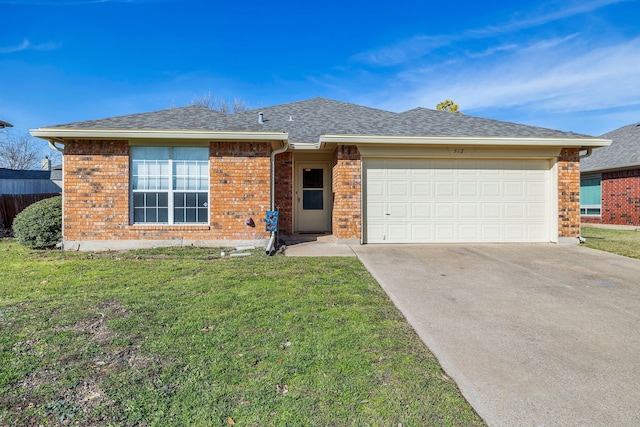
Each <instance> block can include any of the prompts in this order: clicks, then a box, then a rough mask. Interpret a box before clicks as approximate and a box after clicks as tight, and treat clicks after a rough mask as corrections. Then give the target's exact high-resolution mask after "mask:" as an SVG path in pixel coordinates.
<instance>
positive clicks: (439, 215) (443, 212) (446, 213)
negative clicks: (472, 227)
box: [434, 203, 455, 220]
mask: <svg viewBox="0 0 640 427" xmlns="http://www.w3.org/2000/svg"><path fill="white" fill-rule="evenodd" d="M434 207H435V219H443V220H450V219H451V218H454V212H455V207H454V204H453V203H435V204H434Z"/></svg>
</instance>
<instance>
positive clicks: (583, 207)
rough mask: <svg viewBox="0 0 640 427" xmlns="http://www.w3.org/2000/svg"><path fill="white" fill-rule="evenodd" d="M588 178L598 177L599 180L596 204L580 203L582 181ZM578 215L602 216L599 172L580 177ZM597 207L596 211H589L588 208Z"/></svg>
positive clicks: (600, 176) (593, 208) (600, 177)
mask: <svg viewBox="0 0 640 427" xmlns="http://www.w3.org/2000/svg"><path fill="white" fill-rule="evenodd" d="M588 179H598V180H599V181H600V203H598V204H588V205H587V204H583V203H582V181H586V180H588ZM580 196H581V197H580V216H592V217H597V216H602V175H601V174H593V175H584V176H581V177H580ZM595 209H597V213H594V212H589V211H590V210H595Z"/></svg>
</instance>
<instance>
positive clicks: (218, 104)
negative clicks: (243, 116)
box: [190, 92, 251, 114]
mask: <svg viewBox="0 0 640 427" xmlns="http://www.w3.org/2000/svg"><path fill="white" fill-rule="evenodd" d="M190 105H198V106H200V107H205V108H209V109H210V110H215V111H219V112H221V113H223V114H233V113H241V112H243V111H247V110H250V109H251V107H250V106H249V104H248V103H247V101H245V100H244V99H242V98H233V101H227V100H226V99H224V98H218V97H212V96H211V92H209V93H207V94H206V95H204V96H200V97H194V98H193V99H192V100H191V104H190Z"/></svg>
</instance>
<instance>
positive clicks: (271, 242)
mask: <svg viewBox="0 0 640 427" xmlns="http://www.w3.org/2000/svg"><path fill="white" fill-rule="evenodd" d="M288 149H289V141H286V140H285V141H284V145H283V146H282V147H281V148H278V149H277V150H274V151H272V152H271V210H274V209H275V204H276V201H275V199H276V195H275V192H276V183H275V181H276V156H277V155H278V154H280V153H284V152H285V151H287V150H288ZM275 241H276V232H275V231H272V232H271V238H269V243H267V251H266V253H267V255H271V251H272V249H273V245H274V243H275Z"/></svg>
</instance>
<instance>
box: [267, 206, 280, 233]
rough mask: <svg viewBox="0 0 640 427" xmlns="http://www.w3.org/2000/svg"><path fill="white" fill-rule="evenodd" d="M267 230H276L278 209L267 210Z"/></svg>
mask: <svg viewBox="0 0 640 427" xmlns="http://www.w3.org/2000/svg"><path fill="white" fill-rule="evenodd" d="M267 231H268V232H270V233H275V232H276V231H278V211H267Z"/></svg>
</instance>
